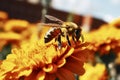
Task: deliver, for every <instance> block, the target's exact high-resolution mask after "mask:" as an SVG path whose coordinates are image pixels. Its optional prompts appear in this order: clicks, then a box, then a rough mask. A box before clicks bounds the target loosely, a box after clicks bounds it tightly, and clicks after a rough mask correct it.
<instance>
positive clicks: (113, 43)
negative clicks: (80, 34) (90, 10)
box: [84, 24, 120, 55]
mask: <svg viewBox="0 0 120 80" xmlns="http://www.w3.org/2000/svg"><path fill="white" fill-rule="evenodd" d="M119 34H120V29H118V28H116V27H115V26H113V25H111V24H106V25H103V26H101V27H100V28H99V29H98V30H95V31H91V32H89V33H86V34H84V35H85V40H86V42H89V43H90V44H91V46H90V49H91V50H94V51H95V52H96V51H98V52H100V54H101V55H103V54H106V53H109V51H110V50H115V49H116V48H117V47H119V46H120V35H119Z"/></svg>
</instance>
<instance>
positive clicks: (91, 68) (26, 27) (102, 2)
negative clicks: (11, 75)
mask: <svg viewBox="0 0 120 80" xmlns="http://www.w3.org/2000/svg"><path fill="white" fill-rule="evenodd" d="M119 8H120V0H0V31H1V32H0V44H1V45H0V50H1V52H0V60H4V59H5V58H6V56H7V54H9V53H10V52H11V48H12V47H11V45H12V46H14V47H16V46H18V45H21V44H23V43H24V42H25V41H24V40H26V42H28V41H30V40H34V39H36V40H37V38H38V33H37V28H36V24H37V23H40V22H47V20H46V19H45V17H44V15H45V14H49V15H52V16H55V17H57V18H59V19H61V20H63V21H73V22H75V23H76V24H78V25H79V26H84V28H83V31H86V32H88V33H87V34H86V33H85V34H84V35H85V39H86V41H88V42H90V44H91V45H92V46H91V47H90V50H91V51H93V52H94V55H92V56H93V57H94V59H92V60H91V61H93V64H92V65H86V67H85V68H86V71H87V70H88V73H87V74H86V75H87V77H88V76H89V75H90V77H89V79H87V78H85V77H83V78H82V77H81V79H80V80H91V77H92V78H93V77H94V79H93V80H120V9H119ZM4 12H5V13H4ZM12 19H13V21H12ZM116 19H117V20H116ZM16 26H17V27H16ZM37 27H38V26H37ZM46 31H47V30H46ZM92 31H93V32H92ZM9 32H12V33H9ZM7 33H9V34H10V36H8V34H7ZM41 33H42V32H41ZM41 33H40V34H41ZM44 33H45V31H44ZM5 35H6V36H5ZM15 36H17V37H15ZM86 36H87V37H86ZM34 41H35V40H34ZM21 42H22V43H21ZM17 43H19V44H17ZM115 60H117V62H115ZM101 62H102V65H99V64H98V63H101ZM103 68H104V69H103ZM100 70H101V71H102V70H103V72H98V71H100ZM98 73H101V74H100V76H99V74H98ZM88 74H89V75H88ZM91 75H92V76H91ZM98 76H99V77H100V78H99V79H98ZM101 76H102V77H101ZM96 77H97V78H96ZM108 77H109V79H108Z"/></svg>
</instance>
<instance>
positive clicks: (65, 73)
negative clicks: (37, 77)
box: [56, 68, 75, 80]
mask: <svg viewBox="0 0 120 80" xmlns="http://www.w3.org/2000/svg"><path fill="white" fill-rule="evenodd" d="M56 76H57V78H59V80H75V77H74V75H73V73H72V72H70V71H69V70H67V69H64V68H60V69H58V72H57V73H56Z"/></svg>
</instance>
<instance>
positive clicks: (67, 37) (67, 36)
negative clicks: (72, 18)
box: [66, 34, 71, 46]
mask: <svg viewBox="0 0 120 80" xmlns="http://www.w3.org/2000/svg"><path fill="white" fill-rule="evenodd" d="M66 39H67V42H68V45H69V46H71V43H70V39H69V35H68V34H66Z"/></svg>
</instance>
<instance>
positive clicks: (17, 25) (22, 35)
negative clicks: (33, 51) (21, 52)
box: [0, 19, 38, 49]
mask: <svg viewBox="0 0 120 80" xmlns="http://www.w3.org/2000/svg"><path fill="white" fill-rule="evenodd" d="M0 40H2V41H4V42H5V44H3V45H2V46H0V48H1V49H2V48H3V46H5V45H7V44H11V45H12V47H20V45H21V44H25V43H26V42H31V41H36V40H38V30H37V26H36V25H35V24H30V23H29V22H28V21H26V20H18V19H12V20H8V21H7V22H6V23H5V24H4V27H3V31H2V32H0ZM0 43H2V42H0Z"/></svg>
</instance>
